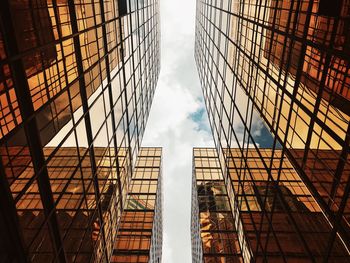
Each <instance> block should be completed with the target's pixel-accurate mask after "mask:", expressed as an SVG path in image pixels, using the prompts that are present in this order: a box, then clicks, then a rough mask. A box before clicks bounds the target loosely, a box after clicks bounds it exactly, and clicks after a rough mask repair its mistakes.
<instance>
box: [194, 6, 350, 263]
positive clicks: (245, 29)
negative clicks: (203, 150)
mask: <svg viewBox="0 0 350 263" xmlns="http://www.w3.org/2000/svg"><path fill="white" fill-rule="evenodd" d="M196 12H197V13H196V37H195V59H196V63H197V68H198V73H199V77H200V82H201V86H202V90H203V95H204V100H205V104H206V107H207V111H208V116H209V122H210V125H211V127H212V131H213V136H214V140H215V143H216V146H217V149H218V153H219V162H220V164H221V165H220V166H221V168H222V169H223V172H224V177H225V179H228V178H229V172H232V170H230V171H229V170H228V160H231V159H232V158H231V157H232V156H230V155H231V153H230V152H228V154H229V156H226V151H225V149H227V148H239V149H240V154H239V155H238V157H239V158H240V159H246V158H247V156H248V154H249V152H250V151H251V150H250V148H253V149H255V150H256V152H257V153H258V158H260V161H259V162H262V164H263V167H264V168H263V169H262V170H260V171H256V169H255V170H254V168H253V167H247V170H248V171H249V173H255V174H254V177H253V178H255V177H256V178H259V176H260V178H262V177H263V176H265V177H266V176H267V178H269V179H268V181H270V183H273V184H277V185H279V184H281V183H282V182H283V180H284V179H283V176H284V177H286V176H287V174H286V171H285V169H284V168H283V165H284V164H285V161H284V159H285V158H287V157H288V160H289V161H290V162H291V165H292V166H293V167H294V168H295V170H296V171H297V172H298V174H299V176H300V178H301V179H302V180H303V182H304V184H305V185H306V188H307V189H308V191H310V193H311V196H312V197H313V198H314V199H315V200H316V202H317V205H318V206H319V207H320V209H321V210H322V212H323V213H324V214H325V215H326V216H327V220H329V222H330V224H331V228H330V229H329V230H328V237H327V238H328V241H327V242H326V243H327V246H326V247H325V248H324V251H323V252H322V253H324V254H322V255H323V258H322V257H319V258H318V259H317V257H316V258H314V255H316V254H317V253H318V252H315V251H312V249H310V248H308V245H307V244H305V246H304V247H305V251H306V252H305V255H304V256H303V257H306V258H308V259H309V260H311V261H313V262H315V261H320V262H321V261H324V262H327V261H331V260H333V258H334V257H335V258H336V257H337V256H339V255H340V254H341V253H340V254H339V251H343V250H342V249H341V250H339V247H338V245H337V244H338V239H339V236H340V237H341V239H342V241H343V242H344V245H345V247H346V249H348V248H349V244H350V238H349V215H348V213H349V208H350V206H349V204H350V203H349V201H348V199H349V193H350V181H349V180H348V174H349V163H350V158H349V143H350V136H349V135H350V124H349V119H350V117H349V115H350V111H349V105H350V104H349V83H350V81H349V79H348V61H349V54H348V39H349V34H348V32H349V24H348V17H349V13H348V12H349V2H348V1H334V3H333V4H332V5H330V4H329V1H324V0H319V1H308V0H305V1H293V0H283V1H260V2H256V1H250V0H249V1H240V0H225V1H217V0H198V1H197V11H196ZM261 120H262V121H263V123H261ZM259 123H260V124H262V125H263V126H266V127H267V129H269V130H270V132H271V134H272V136H273V139H272V140H271V141H272V142H271V145H269V146H268V147H271V149H272V152H270V153H266V152H264V151H262V150H260V149H259V143H258V139H261V137H259V131H257V130H261V129H259V125H258V124H259ZM264 136H267V137H268V136H269V135H267V134H266V135H265V134H264ZM260 142H261V140H260ZM248 149H249V150H248ZM278 149H282V151H281V154H280V156H275V154H274V153H273V152H275V151H277V150H278ZM264 154H265V155H266V154H267V155H270V158H267V159H265V158H264ZM275 168H276V169H275ZM263 170H265V172H263ZM250 171H251V172H250ZM257 173H260V174H261V175H259V176H258V175H257ZM263 174H265V175H263ZM288 174H289V175H288V176H290V173H288ZM254 180H255V179H254ZM254 180H253V181H254ZM228 187H232V186H228ZM232 191H233V190H232ZM282 191H283V190H282ZM268 193H269V191H268V190H266V191H265V195H266V194H268ZM280 194H282V193H279V195H280ZM264 200H265V199H264ZM234 210H235V212H237V213H238V212H239V209H238V208H237V207H236V208H234ZM266 212H268V213H269V214H273V213H272V212H269V211H265V212H264V213H266ZM293 224H294V225H295V226H296V227H297V225H298V221H295V222H294V223H293ZM255 231H257V233H259V229H256V230H255ZM299 232H300V231H299ZM298 235H300V236H302V233H299V234H298ZM301 240H302V238H301ZM240 241H241V242H245V239H244V238H242V239H240ZM301 243H303V241H302V242H301ZM256 247H259V246H258V245H256ZM265 247H266V246H265V245H263V246H262V247H261V248H260V252H259V253H261V256H262V257H263V258H264V259H266V257H267V254H266V253H265V252H266V250H265ZM242 249H243V252H242V253H243V255H244V257H245V258H246V259H247V260H248V259H249V257H250V256H248V255H252V254H254V253H253V252H252V251H250V252H247V254H245V251H244V248H242ZM254 251H259V249H257V248H254ZM279 251H282V248H279ZM281 253H282V252H281ZM282 254H283V253H282ZM345 254H346V255H347V253H345ZM246 255H247V256H246ZM282 259H283V260H284V261H286V260H287V259H288V256H287V255H283V256H282Z"/></svg>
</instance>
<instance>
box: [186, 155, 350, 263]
mask: <svg viewBox="0 0 350 263" xmlns="http://www.w3.org/2000/svg"><path fill="white" fill-rule="evenodd" d="M228 151H230V152H231V155H232V156H233V158H232V159H231V160H230V162H229V163H228V169H229V173H228V174H229V177H228V178H227V183H226V184H225V181H224V177H223V174H222V170H221V167H220V162H219V159H218V156H217V153H216V149H215V148H194V150H193V184H192V253H193V260H194V262H251V261H253V262H312V261H314V262H322V261H324V260H327V261H328V262H348V261H349V257H348V253H347V250H346V248H345V246H344V244H343V243H342V240H341V239H340V238H339V237H337V238H336V239H335V241H334V244H333V247H334V249H333V253H332V255H331V256H330V258H329V260H328V259H326V258H325V253H326V251H327V250H326V248H327V245H328V243H327V242H328V238H329V232H330V230H331V226H330V224H329V222H328V221H327V218H326V217H325V216H324V214H323V212H322V210H321V208H320V207H319V205H318V204H317V202H316V201H315V199H314V198H313V196H312V195H311V193H310V191H309V190H308V188H307V187H306V185H305V184H304V182H303V181H302V180H301V178H300V176H299V175H298V174H297V172H296V171H295V169H294V168H293V166H292V164H291V163H290V162H289V161H288V159H286V158H284V159H283V163H282V166H281V167H280V166H279V162H280V159H281V154H282V150H272V149H266V148H265V149H262V148H261V149H260V153H261V154H262V159H263V160H264V161H265V162H269V161H271V159H274V160H273V165H272V167H271V173H272V174H273V176H274V177H278V176H279V184H278V185H276V184H274V183H273V182H271V180H270V179H269V174H268V173H267V172H266V170H265V167H264V165H263V162H262V159H261V157H260V156H259V153H258V152H257V150H255V149H249V150H248V154H247V157H246V158H242V157H241V152H240V149H238V148H236V149H234V148H232V149H229V150H226V152H228ZM271 156H273V157H272V158H271ZM237 229H239V231H237Z"/></svg>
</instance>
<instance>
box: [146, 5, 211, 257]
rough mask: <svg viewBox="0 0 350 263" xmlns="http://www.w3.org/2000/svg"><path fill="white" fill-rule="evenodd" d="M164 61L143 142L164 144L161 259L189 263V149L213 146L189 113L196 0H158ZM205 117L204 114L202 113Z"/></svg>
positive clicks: (193, 100)
mask: <svg viewBox="0 0 350 263" xmlns="http://www.w3.org/2000/svg"><path fill="white" fill-rule="evenodd" d="M160 2H161V28H162V32H161V36H162V39H161V41H162V51H161V53H162V62H161V63H162V65H161V68H162V69H161V73H160V79H159V82H158V86H157V91H156V94H155V97H154V100H153V105H152V109H151V112H150V115H149V120H148V123H147V127H146V132H145V136H144V139H143V146H162V147H163V178H164V184H163V187H164V188H163V193H164V210H163V213H164V242H163V261H164V262H167V263H172V262H174V263H175V262H176V263H178V262H181V263H186V262H192V258H191V236H190V220H191V218H190V215H191V177H192V148H193V147H194V146H206V147H210V146H213V142H212V137H211V133H210V132H209V127H206V129H202V128H203V126H204V127H205V125H209V124H208V122H207V120H205V121H203V120H199V122H195V121H194V120H193V118H191V115H193V114H194V113H196V112H198V111H200V110H201V109H203V107H204V105H203V103H202V92H201V90H200V85H199V80H198V74H197V70H196V68H195V62H194V30H195V29H194V25H195V1H192V2H189V1H188V0H178V1H172V0H162V1H160ZM204 116H206V113H205V114H204Z"/></svg>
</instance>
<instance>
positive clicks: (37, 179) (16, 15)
mask: <svg viewBox="0 0 350 263" xmlns="http://www.w3.org/2000/svg"><path fill="white" fill-rule="evenodd" d="M121 2H124V5H126V7H127V12H126V13H123V14H122V15H120V14H119V4H120V3H121ZM0 19H1V23H0V24H1V26H0V72H1V73H0V125H1V126H0V154H1V161H0V173H1V174H0V177H1V181H0V188H1V189H0V190H1V191H0V192H1V201H2V203H3V204H6V206H5V205H4V206H3V207H2V208H1V209H0V210H1V211H0V212H1V213H0V221H1V223H2V224H1V227H0V233H1V234H0V237H1V238H0V240H1V242H0V245H1V249H0V254H1V258H2V259H4V261H5V262H6V261H19V262H27V261H29V262H32V261H33V262H106V261H108V260H109V259H110V257H111V255H112V252H113V243H114V239H115V236H116V231H115V230H116V229H114V228H113V227H114V226H116V225H118V222H119V220H120V214H121V211H122V208H123V207H124V206H125V204H126V199H127V192H128V189H129V186H130V182H131V176H132V173H133V169H134V166H135V164H136V159H137V155H138V152H139V148H140V144H141V139H142V136H143V133H144V129H145V125H146V121H147V118H148V114H149V110H150V107H151V103H152V99H153V95H154V92H155V88H156V84H157V79H158V75H159V70H160V32H159V3H158V1H157V0H145V1H135V0H121V1H100V0H91V1H90V0H79V1H73V0H55V1H46V0H39V1H28V0H16V1H1V4H0ZM23 21H25V22H26V23H23ZM155 152H157V151H156V150H155ZM158 152H159V151H158ZM158 159H159V158H158ZM145 169H148V168H145ZM5 211H6V212H5ZM31 222H32V223H33V225H31ZM79 224H81V225H79ZM76 228H81V229H80V230H79V229H78V230H77V229H76ZM28 229H29V230H30V231H29V232H28V231H27V230H28ZM23 232H26V234H23ZM79 238H81V240H79ZM5 240H9V241H8V242H5ZM83 240H84V241H83Z"/></svg>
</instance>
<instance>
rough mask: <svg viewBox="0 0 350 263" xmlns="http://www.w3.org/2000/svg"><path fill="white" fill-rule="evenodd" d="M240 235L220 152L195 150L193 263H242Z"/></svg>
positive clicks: (192, 229) (207, 149)
mask: <svg viewBox="0 0 350 263" xmlns="http://www.w3.org/2000/svg"><path fill="white" fill-rule="evenodd" d="M237 234H238V233H237V230H236V227H235V225H234V221H233V215H232V210H231V205H230V200H229V196H228V192H227V189H226V184H225V182H224V178H223V176H222V172H221V169H220V164H219V159H218V158H217V153H216V150H215V149H214V148H194V149H193V175H192V213H191V238H192V262H193V263H202V262H205V263H211V262H227V263H236V262H237V263H238V262H242V255H241V250H240V245H239V242H238V236H237Z"/></svg>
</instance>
